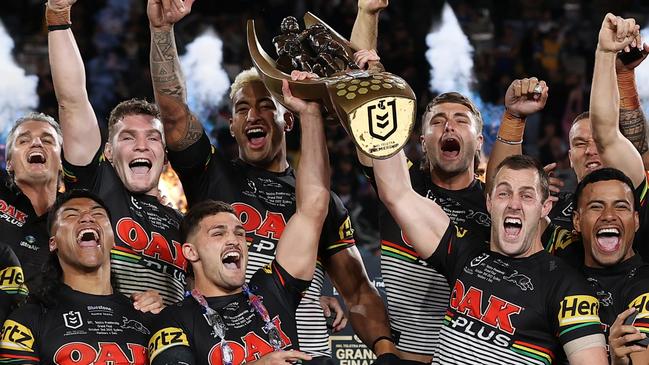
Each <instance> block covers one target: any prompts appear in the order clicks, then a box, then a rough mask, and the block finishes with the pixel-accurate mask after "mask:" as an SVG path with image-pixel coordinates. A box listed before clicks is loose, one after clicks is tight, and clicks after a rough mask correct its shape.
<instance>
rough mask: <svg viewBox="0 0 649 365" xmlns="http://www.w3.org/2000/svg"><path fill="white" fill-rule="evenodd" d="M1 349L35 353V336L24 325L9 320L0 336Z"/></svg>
mask: <svg viewBox="0 0 649 365" xmlns="http://www.w3.org/2000/svg"><path fill="white" fill-rule="evenodd" d="M0 341H1V342H0V348H2V349H6V350H14V351H28V352H34V350H33V348H34V335H33V334H32V331H31V330H30V329H29V328H27V327H25V326H23V325H22V324H20V323H18V322H16V321H12V320H11V319H7V320H6V321H5V323H4V326H2V333H1V334H0Z"/></svg>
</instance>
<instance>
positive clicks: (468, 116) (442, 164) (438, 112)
mask: <svg viewBox="0 0 649 365" xmlns="http://www.w3.org/2000/svg"><path fill="white" fill-rule="evenodd" d="M423 120H424V125H423V127H422V136H421V143H422V148H423V150H424V153H425V154H426V158H427V160H428V162H429V163H430V166H431V168H432V169H433V171H440V172H441V173H442V174H444V175H457V174H462V173H468V174H471V176H473V159H474V156H475V154H476V152H477V151H479V150H480V148H481V147H482V140H483V137H482V134H481V133H480V131H479V127H478V122H477V121H476V117H475V115H473V113H472V112H471V110H470V109H469V108H468V107H467V106H465V105H462V104H457V103H441V104H437V105H435V106H433V107H432V108H431V109H430V110H429V111H427V112H426V113H425V114H424V116H423Z"/></svg>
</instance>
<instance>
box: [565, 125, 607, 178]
mask: <svg viewBox="0 0 649 365" xmlns="http://www.w3.org/2000/svg"><path fill="white" fill-rule="evenodd" d="M569 139H570V150H569V151H568V157H569V158H570V166H572V168H573V170H575V174H576V175H577V180H578V181H581V179H583V178H584V176H586V175H588V174H589V173H591V172H593V171H595V170H598V169H601V168H602V167H603V165H602V160H601V159H600V157H599V152H598V151H597V146H595V141H594V140H593V131H592V128H591V124H590V119H589V118H585V119H581V120H579V121H578V122H576V123H574V124H573V125H572V128H570V134H569Z"/></svg>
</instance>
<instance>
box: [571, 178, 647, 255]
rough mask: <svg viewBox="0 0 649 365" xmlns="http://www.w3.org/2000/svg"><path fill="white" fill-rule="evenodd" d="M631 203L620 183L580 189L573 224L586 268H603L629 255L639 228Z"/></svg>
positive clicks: (593, 184) (597, 183)
mask: <svg viewBox="0 0 649 365" xmlns="http://www.w3.org/2000/svg"><path fill="white" fill-rule="evenodd" d="M633 204H634V200H633V191H631V188H629V186H628V185H626V184H625V183H623V182H622V181H618V180H605V181H597V182H594V183H590V184H588V185H586V186H585V187H584V189H583V190H582V192H581V196H580V198H579V205H578V207H577V209H576V210H575V212H574V215H573V224H574V227H575V230H576V231H577V232H579V233H581V237H582V240H583V244H584V254H585V255H584V263H585V264H586V266H588V267H595V268H604V267H608V266H612V265H615V264H617V263H620V262H622V261H624V260H626V259H628V258H630V257H631V256H633V248H632V246H633V238H634V235H635V231H637V229H638V227H639V218H638V212H636V211H634V208H633Z"/></svg>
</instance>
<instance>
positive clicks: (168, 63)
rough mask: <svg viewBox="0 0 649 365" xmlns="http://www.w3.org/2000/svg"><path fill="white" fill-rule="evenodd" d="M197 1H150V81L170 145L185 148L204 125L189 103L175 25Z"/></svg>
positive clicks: (195, 139)
mask: <svg viewBox="0 0 649 365" xmlns="http://www.w3.org/2000/svg"><path fill="white" fill-rule="evenodd" d="M193 2H194V0H185V1H183V0H171V2H169V3H168V2H166V1H165V2H163V1H162V0H149V1H148V4H147V15H148V17H149V28H150V29H151V50H150V54H149V60H150V63H151V80H152V81H153V92H154V94H155V100H156V102H157V103H158V106H159V107H160V113H161V116H162V123H163V124H164V130H165V139H166V142H167V148H169V149H170V150H172V151H182V150H184V149H186V148H187V147H189V146H191V145H192V144H193V143H194V142H196V141H198V139H199V138H200V137H201V135H202V133H203V127H202V126H201V123H200V121H199V120H198V119H197V118H196V116H195V115H193V114H192V113H191V111H190V110H189V107H188V106H187V90H186V89H185V79H184V77H183V74H182V70H181V69H180V62H179V59H178V51H177V50H176V41H175V38H174V30H173V25H174V24H175V23H176V22H178V21H179V20H180V19H182V18H183V17H185V15H187V14H189V13H190V11H191V7H192V3H193Z"/></svg>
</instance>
